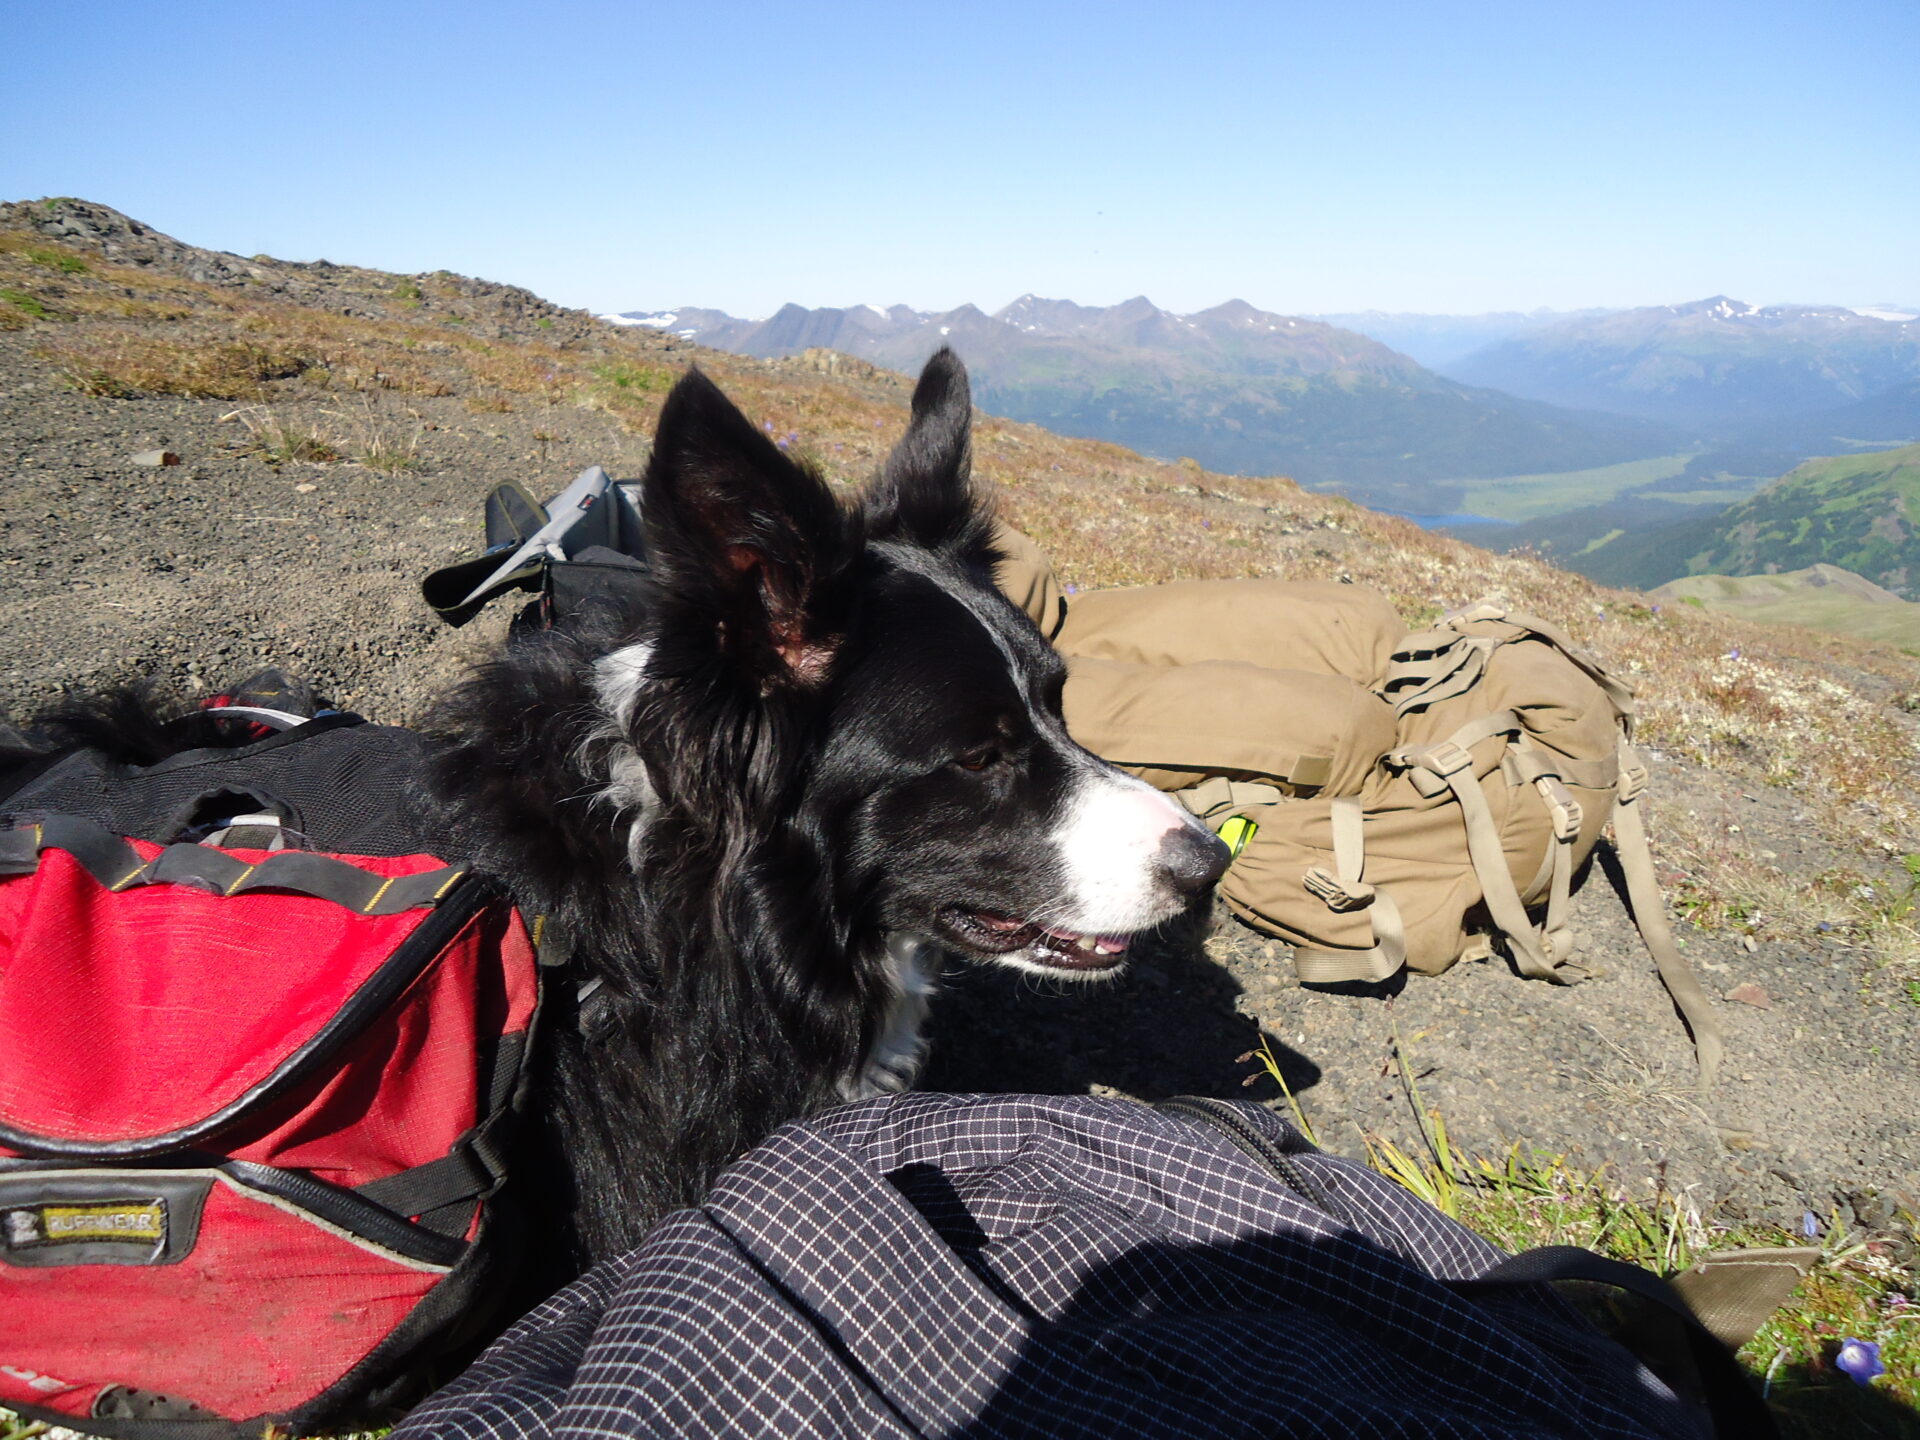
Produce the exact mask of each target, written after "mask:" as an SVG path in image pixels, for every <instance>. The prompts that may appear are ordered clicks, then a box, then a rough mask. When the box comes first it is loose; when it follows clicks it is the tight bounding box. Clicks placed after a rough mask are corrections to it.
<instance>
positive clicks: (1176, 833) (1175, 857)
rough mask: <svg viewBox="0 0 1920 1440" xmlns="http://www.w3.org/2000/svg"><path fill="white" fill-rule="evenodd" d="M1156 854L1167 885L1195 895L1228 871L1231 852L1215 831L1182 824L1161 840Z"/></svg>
mask: <svg viewBox="0 0 1920 1440" xmlns="http://www.w3.org/2000/svg"><path fill="white" fill-rule="evenodd" d="M1156 858H1157V859H1158V860H1159V862H1160V868H1161V869H1162V871H1163V872H1164V873H1165V874H1166V877H1167V883H1168V884H1169V885H1171V886H1172V887H1173V888H1174V889H1175V890H1176V891H1178V892H1179V893H1180V894H1182V895H1198V894H1199V893H1200V892H1201V891H1202V890H1204V889H1206V888H1207V887H1208V886H1209V885H1211V884H1213V882H1214V881H1216V880H1218V879H1219V878H1220V877H1221V876H1222V875H1224V874H1226V873H1227V866H1228V865H1229V864H1230V863H1231V862H1232V860H1233V852H1232V851H1231V850H1229V849H1228V848H1227V846H1226V842H1225V841H1223V840H1222V839H1221V838H1220V837H1219V836H1218V835H1214V834H1210V833H1209V832H1207V831H1205V830H1202V829H1201V828H1200V827H1199V826H1197V825H1182V826H1180V828H1179V829H1177V830H1173V831H1170V832H1169V833H1168V835H1167V837H1166V839H1164V840H1162V841H1161V842H1160V852H1159V855H1158V856H1157V857H1156Z"/></svg>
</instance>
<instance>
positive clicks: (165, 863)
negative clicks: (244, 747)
mask: <svg viewBox="0 0 1920 1440" xmlns="http://www.w3.org/2000/svg"><path fill="white" fill-rule="evenodd" d="M43 850H64V851H65V852H66V853H67V854H69V855H71V856H72V857H73V858H74V859H75V860H76V861H78V862H79V864H80V866H81V868H82V869H84V870H85V871H86V872H87V873H88V874H89V875H91V876H92V877H93V878H94V879H95V880H97V881H99V882H100V883H101V884H102V885H104V886H106V888H107V889H109V890H114V891H120V890H130V889H132V888H133V887H134V886H136V885H192V886H195V887H197V888H198V889H201V890H211V891H213V892H214V893H215V894H218V895H244V894H247V893H248V892H249V891H254V890H291V891H293V892H294V893H296V894H300V895H312V896H315V897H316V898H318V899H321V900H331V901H332V902H333V903H334V904H336V905H344V906H346V908H347V909H349V910H355V911H358V912H359V913H360V914H362V915H398V914H401V913H403V912H404V911H407V910H412V909H415V908H417V907H420V906H430V905H433V904H434V903H436V902H437V901H439V900H441V899H442V898H444V897H445V896H446V895H447V894H448V893H449V892H450V891H451V890H452V889H453V887H454V885H455V884H456V883H457V882H458V881H459V879H460V877H461V876H462V875H464V874H465V873H466V872H465V871H464V870H460V869H457V868H455V867H454V866H451V865H448V866H443V867H441V868H440V869H438V870H427V871H423V872H422V873H420V874H417V875H394V876H386V875H375V874H371V873H369V872H368V871H365V870H361V869H359V868H357V867H355V866H353V865H349V864H347V863H346V862H345V861H344V860H335V859H332V858H331V857H329V856H326V855H316V854H313V853H311V852H309V851H305V850H279V851H275V852H274V853H273V854H271V855H269V856H268V857H267V858H266V859H265V860H262V861H259V862H258V863H256V864H251V865H250V864H248V863H247V862H246V861H245V860H241V859H238V858H237V857H235V856H233V855H229V854H227V853H226V852H225V851H223V850H214V849H210V848H208V847H207V846H205V845H191V844H179V845H169V846H167V847H166V849H164V850H162V851H161V852H160V853H159V854H158V855H156V856H154V857H153V858H152V859H151V860H149V859H147V858H146V857H145V856H143V855H142V854H141V853H140V852H139V851H138V850H136V849H134V848H133V846H131V845H129V844H128V843H127V842H126V841H125V840H122V839H121V838H120V837H119V836H117V835H114V834H113V833H112V832H111V831H108V830H106V829H104V828H103V827H101V826H99V825H96V824H94V823H93V822H92V821H91V820H82V819H79V818H77V817H75V816H71V815H49V816H48V817H47V818H46V819H45V820H43V821H41V822H40V823H39V824H38V825H26V826H22V827H20V828H19V829H17V830H8V831H3V832H0V876H6V875H31V874H32V873H33V872H34V871H35V870H37V869H39V868H40V852H41V851H43Z"/></svg>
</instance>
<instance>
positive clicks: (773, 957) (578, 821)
mask: <svg viewBox="0 0 1920 1440" xmlns="http://www.w3.org/2000/svg"><path fill="white" fill-rule="evenodd" d="M970 426H971V406H970V402H969V396H968V387H967V377H966V371H965V370H964V368H963V367H962V366H961V364H960V362H959V361H958V360H957V359H956V358H955V357H954V356H953V354H952V353H951V352H948V351H942V352H941V353H940V354H938V355H936V356H934V358H933V359H932V360H931V361H930V362H929V363H928V365H927V367H926V369H925V371H924V373H923V374H922V375H921V377H920V381H919V385H918V387H917V388H916V390H915V392H914V396H913V415H912V421H911V423H910V425H909V428H908V430H907V433H906V436H905V438H904V439H903V440H902V441H901V442H900V444H899V445H898V447H897V448H896V449H895V450H894V451H893V453H892V455H891V456H890V457H889V459H888V460H887V462H886V464H885V466H884V468H883V469H882V471H881V473H880V475H879V476H878V478H877V479H876V480H875V482H874V483H873V485H872V486H871V488H870V489H869V491H868V492H867V493H866V494H865V495H864V497H863V498H862V499H861V501H860V502H859V503H858V504H857V505H854V506H848V505H844V504H842V503H840V501H839V500H837V499H836V497H835V495H834V494H833V492H832V490H831V489H830V488H829V487H828V485H827V483H826V482H825V481H824V480H823V479H822V478H821V477H820V476H819V475H818V474H816V473H815V472H814V471H812V470H811V469H809V468H807V467H806V466H803V465H799V464H796V463H794V462H793V461H792V460H790V459H789V458H788V457H787V456H786V455H785V454H784V453H782V451H781V450H780V449H779V448H777V447H776V446H775V445H774V444H773V442H772V441H771V440H769V439H767V438H766V437H765V436H764V435H762V434H761V433H760V432H759V431H758V430H756V429H755V428H754V426H753V425H752V424H751V423H750V422H749V421H748V420H747V419H746V418H745V417H744V416H742V415H741V414H740V412H739V411H738V410H736V409H735V408H734V407H733V405H732V404H731V403H729V402H728V400H727V399H726V397H725V396H724V395H722V394H721V392H720V391H719V390H718V389H717V388H716V387H715V386H714V385H713V383H712V382H711V381H709V380H708V379H707V378H706V377H705V376H703V375H701V374H700V373H699V372H697V371H696V372H693V373H691V374H689V375H688V376H687V377H686V378H685V379H683V380H682V381H681V382H680V383H679V384H678V385H677V386H676V387H675V388H674V390H673V392H672V394H671V395H670V396H669V397H668V399H667V402H666V405H665V408H664V410H663V411H662V413H661V417H660V423H659V428H658V433H657V437H656V440H655V444H654V450H653V456H652V460H651V463H650V464H649V466H648V469H647V473H646V477H645V481H644V485H643V500H644V506H643V508H644V512H645V515H646V517H647V525H648V543H649V549H650V558H651V561H652V564H653V574H652V579H651V582H650V585H649V587H648V593H647V595H646V597H645V601H644V604H643V606H642V607H641V611H640V613H639V615H638V617H637V618H636V619H635V620H633V621H631V622H628V624H626V625H623V624H622V623H621V622H619V621H610V620H608V619H604V618H603V620H602V622H601V623H600V624H599V625H598V626H596V627H592V628H589V629H585V630H576V631H572V632H549V633H547V634H545V635H541V636H538V637H535V638H534V639H533V640H532V641H531V642H529V643H524V644H521V645H519V646H516V647H514V648H512V649H511V650H510V651H509V652H508V653H507V654H506V655H505V656H504V657H503V658H502V659H500V660H499V661H497V662H495V663H493V664H490V665H488V666H486V667H484V668H483V669H481V670H480V671H479V672H477V673H476V674H475V675H474V676H473V677H472V678H471V679H470V680H469V681H468V682H467V684H466V685H465V686H464V687H463V688H462V689H461V690H460V691H459V693H458V694H457V695H456V696H455V697H454V698H453V700H452V702H451V703H450V704H449V706H448V707H447V708H446V710H445V711H444V712H443V714H442V717H441V721H440V725H441V728H442V729H443V730H444V732H445V734H446V736H447V748H446V749H445V751H444V753H443V757H442V759H441V760H440V762H439V766H438V775H437V781H438V785H437V788H438V790H439V793H440V794H441V795H442V796H443V797H444V802H445V803H446V804H448V805H449V806H451V807H452V808H453V809H454V810H455V812H456V814H457V816H458V819H459V822H460V830H461V832H462V833H463V834H464V835H465V836H467V837H468V848H469V849H470V850H471V851H473V852H474V855H475V858H476V859H478V860H480V861H481V862H482V863H483V864H484V865H485V866H486V867H487V868H489V869H491V870H492V871H494V872H495V873H497V874H500V875H503V876H505V877H507V878H508V880H509V881H510V883H511V884H512V886H513V887H514V889H515V891H516V894H517V895H518V897H519V898H520V900H521V902H522V904H523V905H526V906H531V907H535V908H538V909H539V910H541V911H542V912H543V913H546V914H548V915H551V916H553V917H555V918H556V919H557V920H558V922H559V924H560V925H561V926H562V927H563V932H564V934H565V936H566V939H567V941H568V943H569V944H570V945H571V947H572V950H573V953H574V956H575V961H574V963H575V964H576V966H577V967H578V968H579V970H580V973H581V974H582V975H583V976H586V977H589V978H588V979H587V982H586V983H587V985H588V986H589V987H591V988H593V989H594V992H595V993H594V997H593V1000H592V1001H591V1002H589V1003H590V1004H591V1005H592V1006H594V1007H597V1008H598V1009H599V1012H600V1013H598V1014H597V1015H595V1016H594V1017H593V1023H591V1024H582V1025H577V1026H573V1027H568V1028H565V1029H564V1033H561V1034H560V1035H559V1036H558V1040H557V1043H556V1044H555V1046H554V1047H553V1071H552V1089H551V1098H550V1102H549V1104H550V1113H551V1115H552V1118H553V1122H554V1125H555V1127H556V1137H557V1140H558V1144H559V1146H560V1149H561V1154H562V1156H563V1157H564V1165H565V1168H566V1170H567V1171H568V1172H569V1173H570V1174H571V1175H572V1177H573V1181H574V1185H575V1195H574V1197H573V1201H574V1216H575V1227H576V1229H577V1232H578V1235H579V1239H580V1242H581V1246H582V1250H583V1255H582V1257H581V1258H583V1259H598V1258H601V1257H603V1256H606V1255H608V1254H612V1253H616V1252H617V1251H619V1250H621V1249H623V1248H625V1247H627V1246H629V1245H631V1244H633V1243H635V1242H637V1241H638V1239H639V1238H640V1237H641V1235H643V1234H644V1233H645V1231H646V1229H647V1228H648V1227H649V1226H650V1225H651V1224H652V1223H653V1221H655V1220H656V1219H658V1218H659V1217H660V1216H661V1215H662V1214H664V1213H666V1212H667V1211H668V1210H670V1209H672V1208H674V1207H677V1206H680V1205H684V1204H689V1203H692V1202H693V1201H695V1200H697V1199H698V1198H699V1196H700V1195H701V1193H702V1192H703V1190H704V1188H705V1186H706V1185H707V1183H708V1182H709V1181H710V1180H711V1178H712V1176H713V1174H714V1173H715V1172H716V1171H717V1170H718V1169H719V1168H720V1167H721V1166H723V1165H725V1164H726V1163H727V1162H728V1161H730V1160H731V1159H733V1158H734V1157H735V1156H737V1155H739V1154H740V1153H742V1152H743V1151H745V1150H747V1149H749V1148H750V1147H751V1146H753V1145H754V1144H755V1143H757V1142H758V1141H759V1140H760V1139H762V1138H763V1137H764V1136H765V1135H766V1134H767V1133H768V1132H769V1131H771V1130H772V1129H774V1128H775V1127H776V1126H778V1125H780V1124H781V1123H783V1122H785V1121H787V1120H789V1119H792V1118H794V1117H796V1116H799V1115H803V1114H805V1113H807V1112H809V1111H812V1110H815V1109H818V1108H819V1107H821V1106H824V1105H829V1104H832V1103H834V1102H836V1101H839V1100H843V1099H847V1098H850V1097H853V1096H857V1095H861V1094H869V1093H873V1092H875V1091H882V1090H888V1089H897V1088H900V1087H901V1086H903V1085H905V1084H907V1083H910V1081H911V1079H912V1076H913V1073H914V1071H915V1070H916V1069H917V1067H918V1064H919V1059H920V1052H921V1043H920V1039H919V1027H920V1020H921V1018H922V1015H923V1013H924V1008H925V997H926V994H927V991H928V989H929V983H930V972H931V971H932V970H933V969H934V967H935V965H936V964H937V960H938V956H939V953H940V952H957V953H958V954H960V955H963V956H967V957H970V958H974V959H980V960H991V961H994V962H997V963H1000V964H1004V965H1011V966H1016V967H1019V968H1021V969H1024V970H1029V971H1034V972H1039V973H1044V974H1048V975H1054V976H1061V977H1068V978H1074V977H1090V976H1094V975H1099V974H1103V973H1108V972H1111V971H1112V970H1113V969H1114V968H1115V967H1116V966H1118V965H1119V964H1120V963H1121V962H1122V961H1123V960H1124V959H1125V956H1126V950H1127V939H1128V937H1129V936H1130V935H1132V934H1134V933H1136V932H1139V931H1141V930H1143V929H1146V928H1148V927H1150V926H1153V925H1156V924H1158V923H1160V922H1161V921H1164V920H1166V919H1168V918H1169V917H1170V916H1172V915H1174V914H1175V913H1177V912H1178V911H1180V910H1181V909H1183V908H1184V907H1185V906H1186V905H1187V904H1188V903H1189V902H1191V901H1192V900H1193V899H1194V898H1195V897H1196V896H1197V895H1198V894H1199V893H1200V892H1202V891H1204V890H1205V889H1206V888H1207V887H1208V886H1210V885H1211V884H1212V883H1213V882H1214V881H1215V880H1216V879H1218V878H1219V875H1220V873H1221V871H1222V870H1223V869H1224V868H1225V866H1226V862H1227V853H1226V848H1225V847H1224V846H1223V845H1222V844H1221V843H1220V841H1218V840H1217V839H1216V838H1214V836H1212V835H1211V834H1210V833H1209V832H1208V831H1207V830H1206V829H1205V828H1203V827H1202V826H1200V825H1199V824H1198V823H1197V822H1195V821H1194V820H1193V819H1192V818H1191V817H1190V816H1188V815H1187V814H1186V813H1185V812H1184V811H1183V810H1181V809H1180V808H1179V807H1178V806H1176V805H1175V804H1174V803H1172V802H1171V801H1169V800H1167V799H1166V798H1165V797H1163V796H1161V795H1160V794H1159V793H1157V792H1156V791H1154V790H1152V789H1151V788H1149V787H1148V786H1146V785H1145V784H1143V783H1141V782H1140V781H1138V780H1136V779H1133V778H1131V777H1130V776H1127V775H1125V774H1123V773H1122V772H1120V771H1119V770H1117V769H1115V768H1114V767H1113V766H1111V765H1108V764H1106V763H1105V762H1104V761H1101V760H1099V759H1097V758H1096V757H1094V756H1093V755H1091V754H1089V753H1088V752H1087V751H1086V750H1084V749H1082V748H1081V747H1080V746H1078V745H1076V744H1075V743H1074V742H1073V741H1072V740H1071V739H1070V738H1069V737H1068V735H1067V732H1066V728H1065V725H1064V724H1063V722H1062V720H1061V709H1060V703H1061V692H1062V687H1063V685H1064V683H1065V680H1066V670H1065V666H1064V665H1063V664H1062V662H1061V660H1060V658H1059V656H1058V655H1056V654H1055V653H1054V651H1053V650H1052V649H1051V648H1050V647H1049V646H1048V645H1047V643H1046V641H1045V640H1044V639H1043V638H1042V637H1041V635H1040V634H1039V632H1038V631H1037V630H1036V629H1035V628H1034V626H1033V625H1032V623H1031V622H1030V621H1029V620H1028V619H1027V617H1026V615H1025V614H1023V613H1022V612H1021V611H1020V610H1019V609H1017V608H1016V607H1015V606H1014V605H1013V604H1012V603H1011V602H1009V601H1008V600H1007V599H1006V598H1005V597H1003V596H1002V595H1001V594H1000V592H999V591H998V590H996V589H995V588H994V585H993V581H992V571H993V566H994V564H995V561H996V559H997V556H996V554H995V552H994V550H993V547H992V544H991V516H990V513H989V511H988V509H987V508H986V506H985V505H984V504H983V503H982V502H981V501H980V499H979V498H978V497H977V496H976V494H975V492H974V490H973V488H972V485H971V483H970V478H969V450H970ZM629 626H630V627H631V628H629ZM595 981H597V982H599V984H598V985H597V986H596V985H594V982H595ZM556 1028H559V1027H556Z"/></svg>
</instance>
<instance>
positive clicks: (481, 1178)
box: [353, 1133, 505, 1215]
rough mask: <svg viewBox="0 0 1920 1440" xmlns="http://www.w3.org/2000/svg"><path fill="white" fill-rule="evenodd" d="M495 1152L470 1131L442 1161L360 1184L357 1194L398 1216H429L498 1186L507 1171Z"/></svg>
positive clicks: (483, 1140)
mask: <svg viewBox="0 0 1920 1440" xmlns="http://www.w3.org/2000/svg"><path fill="white" fill-rule="evenodd" d="M492 1151H493V1147H492V1146H490V1145H488V1144H487V1143H486V1142H485V1139H484V1137H482V1136H479V1135H475V1134H471V1133H469V1134H468V1135H464V1136H462V1137H461V1138H460V1139H459V1140H458V1141H456V1142H455V1144H454V1147H453V1149H451V1150H449V1151H448V1152H447V1153H446V1154H445V1155H442V1156H441V1157H440V1158H439V1159H438V1160H429V1161H427V1162H426V1164H424V1165H415V1166H414V1167H413V1168H412V1169H410V1170H402V1171H401V1172H400V1173H399V1174H397V1175H388V1176H385V1177H383V1178H381V1179H379V1180H369V1181H368V1182H367V1183H366V1184H364V1185H356V1186H354V1187H353V1193H354V1194H356V1195H359V1196H361V1197H363V1198H364V1199H368V1200H371V1201H373V1203H374V1204H376V1205H384V1206H385V1207H386V1208H387V1209H389V1210H391V1211H393V1212H394V1214H396V1215H425V1214H426V1213H427V1212H429V1211H431V1210H438V1209H439V1208H440V1207H441V1206H443V1205H452V1204H455V1203H457V1202H459V1201H461V1200H475V1199H478V1198H479V1197H480V1196H482V1195H485V1194H487V1193H488V1192H489V1191H491V1190H492V1189H493V1188H494V1187H495V1186H497V1185H498V1184H499V1183H500V1179H501V1176H502V1175H503V1174H504V1173H505V1171H504V1167H503V1166H502V1164H501V1162H500V1158H499V1157H498V1156H497V1155H495V1154H493V1153H492Z"/></svg>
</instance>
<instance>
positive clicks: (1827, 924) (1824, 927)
mask: <svg viewBox="0 0 1920 1440" xmlns="http://www.w3.org/2000/svg"><path fill="white" fill-rule="evenodd" d="M1831 929H1833V922H1832V921H1831V920H1822V921H1821V922H1820V925H1819V930H1820V933H1821V934H1823V935H1824V934H1825V933H1826V932H1827V931H1829V930H1831Z"/></svg>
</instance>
